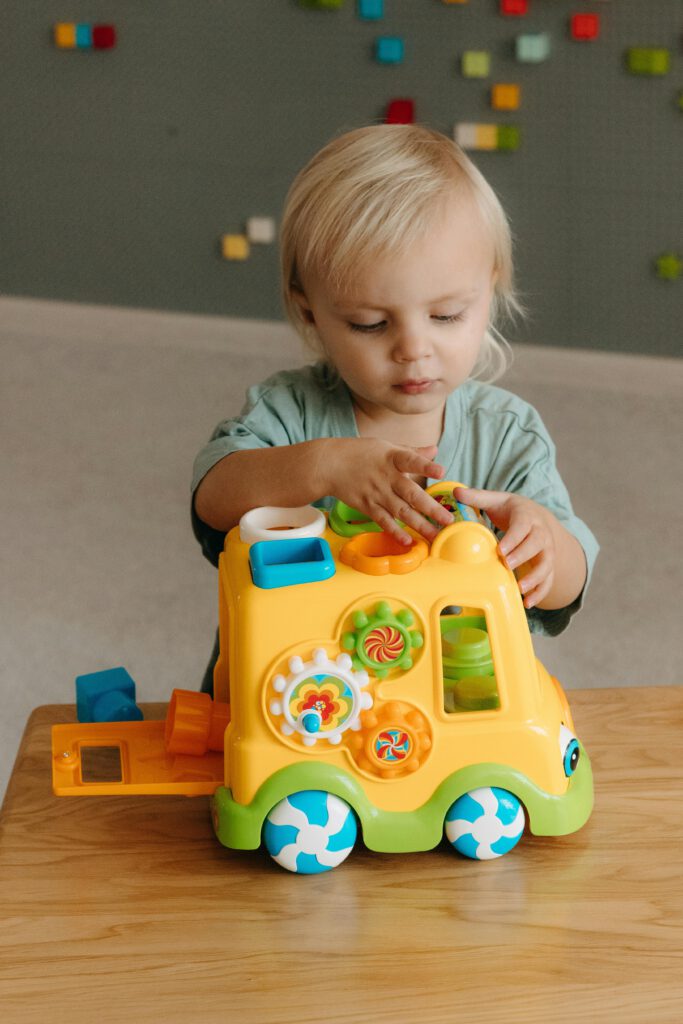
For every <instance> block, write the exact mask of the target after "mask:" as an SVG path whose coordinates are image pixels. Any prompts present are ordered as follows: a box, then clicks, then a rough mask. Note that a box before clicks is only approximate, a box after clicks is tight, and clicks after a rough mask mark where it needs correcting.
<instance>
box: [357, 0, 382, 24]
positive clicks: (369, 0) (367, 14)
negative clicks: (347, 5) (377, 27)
mask: <svg viewBox="0 0 683 1024" xmlns="http://www.w3.org/2000/svg"><path fill="white" fill-rule="evenodd" d="M358 17H359V18H362V19H363V21H379V20H380V18H383V17H384V0H358Z"/></svg>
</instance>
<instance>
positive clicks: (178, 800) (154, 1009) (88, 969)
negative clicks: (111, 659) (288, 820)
mask: <svg viewBox="0 0 683 1024" xmlns="http://www.w3.org/2000/svg"><path fill="white" fill-rule="evenodd" d="M569 697H570V702H571V705H572V710H573V713H574V718H575V721H576V726H577V731H578V734H579V736H580V737H581V739H582V740H583V742H584V744H585V745H586V747H587V749H588V751H589V753H590V755H591V759H592V762H593V771H594V774H595V781H596V806H595V810H594V813H593V816H592V818H591V820H590V822H589V823H588V825H587V826H586V827H585V828H584V829H583V830H582V831H580V832H578V833H576V834H575V835H572V836H567V837H564V838H545V839H537V838H534V837H533V836H529V835H525V837H524V838H523V840H522V842H521V843H520V844H519V846H518V847H517V848H516V849H515V850H514V851H513V852H512V853H510V854H509V855H508V856H506V857H502V858H501V859H500V860H495V861H490V862H472V861H468V860H465V859H461V858H460V857H458V855H457V854H455V853H454V852H453V851H452V850H451V848H450V847H449V846H447V845H445V844H442V846H440V847H439V848H438V849H436V850H434V851H432V852H430V853H421V854H411V855H402V856H398V855H397V856H388V855H385V854H382V855H380V854H374V853H371V852H369V851H366V850H365V849H364V848H363V847H362V844H360V848H358V849H356V850H354V852H353V853H352V855H351V857H350V858H349V859H348V860H347V861H346V862H345V863H344V864H343V865H342V866H341V867H340V868H338V869H337V870H335V871H332V872H330V873H328V874H324V875H317V876H312V877H302V876H296V875H291V874H289V873H288V872H285V871H282V870H281V869H280V868H278V867H277V866H276V865H275V864H273V862H272V861H271V860H270V858H269V857H268V856H267V854H265V853H263V852H262V851H258V852H252V853H238V852H234V851H230V850H226V849H224V848H223V847H221V846H220V844H219V843H218V842H217V841H216V840H215V839H214V837H213V834H212V830H211V826H210V823H209V816H208V800H207V798H205V797H202V798H196V799H186V798H182V797H102V798H96V797H93V798H62V799H59V798H56V797H54V796H53V795H52V792H51V786H50V746H49V731H50V726H51V724H53V723H55V722H58V721H68V720H73V709H72V708H67V707H62V706H54V707H41V708H38V709H37V710H36V711H35V712H34V713H33V715H32V716H31V718H30V719H29V722H28V725H27V728H26V733H25V736H24V739H23V742H22V746H21V749H20V751H19V755H18V758H17V763H16V767H15V770H14V773H13V776H12V779H11V782H10V786H9V789H8V792H7V797H6V800H5V803H4V806H3V811H2V818H1V822H2V831H1V833H0V911H1V914H2V927H1V928H0V1008H1V1010H2V1021H3V1022H4V1024H29V1022H31V1024H32V1022H41V1024H46V1022H49V1021H60V1022H61V1021H65V1022H71V1021H78V1022H80V1021H84V1022H88V1024H91V1022H92V1024H95V1022H97V1024H100V1022H104V1024H110V1022H111V1024H113V1022H130V1024H148V1022H149V1024H152V1022H153V1024H195V1022H197V1024H199V1022H206V1024H213V1022H219V1021H220V1022H221V1024H222V1022H236V1024H251V1022H263V1024H320V1022H325V1024H327V1022H334V1024H348V1022H373V1024H389V1022H392V1024H394V1022H396V1021H416V1022H420V1024H437V1022H438V1024H441V1022H443V1024H453V1022H460V1021H462V1022H467V1024H481V1022H501V1024H502V1022H505V1024H516V1022H519V1024H536V1022H539V1024H553V1022H557V1021H559V1022H569V1021H572V1022H575V1021H581V1022H588V1024H592V1022H594V1021H597V1022H615V1024H616V1022H617V1021H618V1022H620V1024H630V1022H633V1024H653V1022H662V1024H663V1022H667V1024H669V1022H670V1024H681V1022H683V867H682V862H683V687H671V688H667V687H647V688H632V689H631V688H627V689H620V690H585V691H576V690H574V691H571V692H570V693H569ZM146 710H147V711H148V714H149V708H148V709H146ZM157 710H159V709H158V708H157ZM160 716H161V714H160V713H159V715H158V717H160ZM150 717H154V716H153V715H152V716H150Z"/></svg>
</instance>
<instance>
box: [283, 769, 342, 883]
mask: <svg viewBox="0 0 683 1024" xmlns="http://www.w3.org/2000/svg"><path fill="white" fill-rule="evenodd" d="M357 834H358V826H357V825H356V817H355V815H354V813H353V811H352V810H351V808H350V807H349V805H348V804H347V803H345V802H344V801H343V800H340V799H339V797H338V796H334V795H333V794H332V793H323V792H321V791H320V790H313V789H308V790H303V791H302V792H301V793H293V794H292V795H291V796H288V797H285V799H284V800H280V802H279V803H278V804H276V805H275V807H273V809H272V811H271V812H270V813H269V814H268V816H267V818H266V821H265V824H264V826H263V841H264V843H265V846H266V849H267V850H268V853H269V854H270V855H271V857H272V858H273V860H274V861H277V863H278V864H280V865H281V867H283V868H286V869H287V870H288V871H294V872H296V873H298V874H301V875H314V874H319V873H320V872H322V871H330V870H331V869H332V868H336V867H337V865H338V864H341V862H342V861H343V860H346V858H347V857H348V855H349V854H350V853H351V850H352V849H353V845H354V843H355V841H356V835H357Z"/></svg>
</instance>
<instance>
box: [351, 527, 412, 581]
mask: <svg viewBox="0 0 683 1024" xmlns="http://www.w3.org/2000/svg"><path fill="white" fill-rule="evenodd" d="M410 540H411V544H410V547H407V546H406V545H405V544H402V543H401V542H400V541H398V540H394V538H393V537H391V536H390V535H389V534H388V533H384V532H381V533H359V534H358V535H357V536H356V537H352V538H351V539H350V540H347V542H346V544H344V546H343V547H342V549H341V551H340V552H339V558H340V560H341V561H342V562H343V563H344V565H350V566H351V568H352V569H355V570H356V571H357V572H364V573H366V574H367V575H368V576H386V575H387V574H388V573H393V574H396V575H400V574H401V573H406V572H413V571H414V570H415V569H417V568H418V566H420V565H422V563H423V562H424V560H425V558H426V557H427V555H428V554H429V545H428V544H427V541H426V540H424V539H423V538H422V537H418V536H416V535H414V534H412V533H411V534H410Z"/></svg>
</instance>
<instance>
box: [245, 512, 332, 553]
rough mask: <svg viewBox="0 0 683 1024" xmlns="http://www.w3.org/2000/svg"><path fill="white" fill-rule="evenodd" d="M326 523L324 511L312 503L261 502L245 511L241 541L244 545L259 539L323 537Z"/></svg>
mask: <svg viewBox="0 0 683 1024" xmlns="http://www.w3.org/2000/svg"><path fill="white" fill-rule="evenodd" d="M326 526H327V519H326V518H325V514H324V512H321V511H320V509H319V508H314V507H313V505H301V506H300V507H299V508H274V507H272V506H270V505H264V506H263V507H261V508H252V509H251V510H250V511H249V512H245V513H244V515H243V516H242V518H241V519H240V540H241V541H244V543H245V544H253V543H254V542H255V541H258V540H296V538H297V537H322V535H323V534H324V532H325V527H326Z"/></svg>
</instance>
